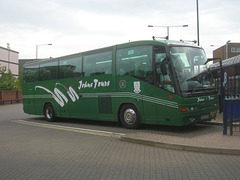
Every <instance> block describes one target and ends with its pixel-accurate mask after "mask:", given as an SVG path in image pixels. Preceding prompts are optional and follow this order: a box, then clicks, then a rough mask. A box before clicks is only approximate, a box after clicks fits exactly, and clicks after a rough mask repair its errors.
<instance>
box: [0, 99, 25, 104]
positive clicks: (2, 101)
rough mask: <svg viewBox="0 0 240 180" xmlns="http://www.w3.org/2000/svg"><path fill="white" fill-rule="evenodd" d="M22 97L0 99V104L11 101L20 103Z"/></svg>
mask: <svg viewBox="0 0 240 180" xmlns="http://www.w3.org/2000/svg"><path fill="white" fill-rule="evenodd" d="M22 100H23V99H8V100H0V105H4V103H5V102H11V104H12V103H13V102H16V103H20V102H21V101H22Z"/></svg>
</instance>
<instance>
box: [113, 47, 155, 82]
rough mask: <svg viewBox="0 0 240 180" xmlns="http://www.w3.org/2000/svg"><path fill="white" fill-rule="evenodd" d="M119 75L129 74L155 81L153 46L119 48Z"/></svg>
mask: <svg viewBox="0 0 240 180" xmlns="http://www.w3.org/2000/svg"><path fill="white" fill-rule="evenodd" d="M117 75H118V76H122V75H129V76H133V77H136V78H138V79H141V80H144V81H147V82H149V83H153V78H152V46H137V47H131V48H126V49H119V50H117Z"/></svg>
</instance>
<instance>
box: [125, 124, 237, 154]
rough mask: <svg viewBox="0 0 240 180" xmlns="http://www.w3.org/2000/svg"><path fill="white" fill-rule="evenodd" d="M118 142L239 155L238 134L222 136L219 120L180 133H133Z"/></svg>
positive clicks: (188, 128)
mask: <svg viewBox="0 0 240 180" xmlns="http://www.w3.org/2000/svg"><path fill="white" fill-rule="evenodd" d="M213 122H214V121H213ZM191 128H192V129H193V130H190V129H191ZM194 128H195V129H194ZM177 130H178V129H177ZM228 132H229V130H228ZM120 140H122V141H127V142H131V143H138V144H144V145H150V146H156V147H161V148H169V149H176V150H185V151H193V152H204V153H217V154H229V155H240V132H233V135H232V136H230V135H223V132H222V126H221V121H219V120H217V121H215V122H214V123H206V124H203V125H201V124H200V125H195V126H192V127H187V128H185V129H182V130H181V131H174V130H172V131H170V132H169V131H166V132H163V133H157V132H154V131H153V132H150V133H149V132H133V133H129V134H126V135H124V136H121V137H120Z"/></svg>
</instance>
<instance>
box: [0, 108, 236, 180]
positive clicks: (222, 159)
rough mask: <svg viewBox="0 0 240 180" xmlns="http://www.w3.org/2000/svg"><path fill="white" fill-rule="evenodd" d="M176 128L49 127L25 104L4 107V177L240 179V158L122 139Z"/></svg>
mask: <svg viewBox="0 0 240 180" xmlns="http://www.w3.org/2000/svg"><path fill="white" fill-rule="evenodd" d="M174 130H176V129H174V128H166V127H162V126H158V127H157V128H156V127H155V126H144V127H142V128H141V129H140V130H127V129H124V128H122V127H119V126H118V124H117V123H106V122H100V123H99V122H96V121H91V122H89V121H84V120H66V119H65V120H61V121H59V122H55V123H48V122H46V121H45V120H44V119H43V118H42V117H39V116H30V115H27V114H24V113H23V112H22V104H17V105H4V106H0V179H4V180H5V179H121V180H122V179H131V180H132V179H239V177H240V171H239V169H240V156H232V155H218V154H206V153H193V152H184V151H178V150H169V149H161V148H157V147H151V146H145V145H139V144H131V143H127V142H123V141H119V138H118V135H119V134H127V133H133V132H135V131H136V132H142V131H143V132H146V131H147V132H151V131H154V132H156V131H159V133H161V132H160V131H163V132H165V133H167V131H174ZM194 130H195V131H200V129H198V128H195V129H194ZM183 131H184V130H183ZM178 133H179V134H183V136H184V132H181V131H180V132H179V130H178Z"/></svg>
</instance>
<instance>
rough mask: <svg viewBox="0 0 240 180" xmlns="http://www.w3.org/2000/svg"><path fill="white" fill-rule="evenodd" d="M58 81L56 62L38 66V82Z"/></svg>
mask: <svg viewBox="0 0 240 180" xmlns="http://www.w3.org/2000/svg"><path fill="white" fill-rule="evenodd" d="M52 79H58V61H53V62H47V63H44V64H40V69H39V81H47V80H52Z"/></svg>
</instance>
